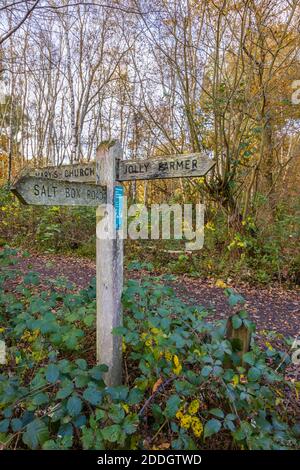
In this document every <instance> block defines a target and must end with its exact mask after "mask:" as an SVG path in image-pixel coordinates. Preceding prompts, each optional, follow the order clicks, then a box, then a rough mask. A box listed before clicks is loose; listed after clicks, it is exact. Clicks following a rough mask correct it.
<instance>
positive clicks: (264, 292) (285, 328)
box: [18, 254, 300, 337]
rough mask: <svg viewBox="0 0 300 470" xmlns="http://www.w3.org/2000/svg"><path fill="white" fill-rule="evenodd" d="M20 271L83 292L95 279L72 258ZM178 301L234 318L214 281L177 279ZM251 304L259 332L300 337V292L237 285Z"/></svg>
mask: <svg viewBox="0 0 300 470" xmlns="http://www.w3.org/2000/svg"><path fill="white" fill-rule="evenodd" d="M18 268H19V269H22V270H24V272H26V271H28V270H32V271H36V272H39V273H40V275H41V281H42V283H43V281H45V282H47V279H49V278H57V277H63V278H66V279H68V280H69V281H71V282H72V283H74V284H76V285H77V286H78V287H80V288H83V287H85V286H87V284H88V283H89V281H90V279H91V278H92V277H94V276H95V273H96V268H95V263H94V262H93V261H90V260H87V259H82V258H74V257H68V256H50V255H49V256H45V255H39V254H38V255H32V256H30V257H29V258H26V259H23V260H22V261H20V263H19V264H18ZM144 274H145V273H137V272H132V273H131V272H130V273H126V277H134V278H139V277H141V276H143V275H144ZM171 284H172V287H173V288H174V290H175V292H176V294H177V295H178V297H180V298H182V299H183V300H185V301H186V302H188V303H195V304H200V305H203V306H205V307H206V308H208V309H209V310H210V311H211V313H212V318H226V317H227V316H228V315H229V314H230V309H229V307H228V303H227V299H226V296H225V294H224V292H223V289H221V288H218V287H216V286H215V281H213V280H202V279H194V278H189V277H186V276H183V275H179V276H177V279H176V281H175V282H172V283H171ZM232 287H234V288H235V289H236V290H237V291H238V292H239V293H241V294H242V295H243V296H244V297H245V298H246V300H247V304H246V307H247V310H248V312H249V313H250V316H251V317H252V318H253V320H254V321H255V323H256V324H257V328H258V330H263V329H271V330H276V331H277V332H279V333H283V334H284V335H291V336H293V337H295V336H297V335H300V292H299V290H298V291H297V290H295V291H292V290H283V289H280V288H274V287H270V288H256V287H249V286H245V285H234V286H232Z"/></svg>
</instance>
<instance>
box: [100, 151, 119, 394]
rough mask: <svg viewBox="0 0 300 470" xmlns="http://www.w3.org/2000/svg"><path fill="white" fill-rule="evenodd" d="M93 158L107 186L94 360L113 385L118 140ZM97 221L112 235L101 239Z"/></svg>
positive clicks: (116, 341) (115, 382) (116, 343)
mask: <svg viewBox="0 0 300 470" xmlns="http://www.w3.org/2000/svg"><path fill="white" fill-rule="evenodd" d="M96 158H97V182H98V183H99V184H101V185H105V186H106V187H107V204H104V205H102V206H99V207H98V209H97V239H96V248H97V249H96V253H97V259H96V268H97V280H96V286H97V361H98V362H99V363H100V364H101V363H104V364H106V365H108V367H109V371H108V372H107V374H105V381H106V383H107V385H109V386H116V385H120V384H121V383H122V340H121V338H120V336H114V335H113V334H112V330H113V328H115V327H118V326H121V325H122V304H121V296H122V290H123V239H122V238H121V237H120V234H119V231H118V230H117V231H115V230H114V222H115V220H114V219H115V218H114V216H113V217H109V213H111V212H110V211H111V210H112V207H113V201H114V187H115V185H116V180H115V167H116V162H117V161H118V160H119V159H121V158H122V148H121V146H120V144H118V143H114V144H113V145H109V144H102V145H100V146H99V148H98V150H97V157H96ZM100 224H102V227H103V226H104V228H105V230H104V232H107V233H108V234H109V233H110V234H112V233H114V238H113V237H111V236H108V237H107V238H101V237H100V236H99V232H100V230H98V228H99V225H100ZM102 233H103V232H102Z"/></svg>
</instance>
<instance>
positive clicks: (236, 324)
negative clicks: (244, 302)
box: [231, 315, 243, 330]
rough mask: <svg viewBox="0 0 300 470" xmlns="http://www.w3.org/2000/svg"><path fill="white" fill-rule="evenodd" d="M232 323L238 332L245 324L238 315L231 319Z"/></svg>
mask: <svg viewBox="0 0 300 470" xmlns="http://www.w3.org/2000/svg"><path fill="white" fill-rule="evenodd" d="M231 321H232V326H233V328H234V329H235V330H237V329H238V328H239V327H240V326H241V325H242V323H243V321H242V320H241V318H240V317H239V316H238V315H233V317H232V318H231Z"/></svg>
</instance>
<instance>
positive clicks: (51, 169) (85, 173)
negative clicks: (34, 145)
mask: <svg viewBox="0 0 300 470" xmlns="http://www.w3.org/2000/svg"><path fill="white" fill-rule="evenodd" d="M26 175H27V176H35V177H38V178H46V179H54V180H66V181H77V182H86V183H89V182H92V183H94V182H95V181H96V163H95V162H90V163H78V164H74V165H61V166H48V167H45V168H36V169H33V170H28V171H27V172H26Z"/></svg>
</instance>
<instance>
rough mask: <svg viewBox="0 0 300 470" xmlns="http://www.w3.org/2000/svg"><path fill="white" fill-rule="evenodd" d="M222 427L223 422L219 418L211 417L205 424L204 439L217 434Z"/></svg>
mask: <svg viewBox="0 0 300 470" xmlns="http://www.w3.org/2000/svg"><path fill="white" fill-rule="evenodd" d="M220 429H221V422H220V421H219V420H218V419H214V418H213V419H210V420H209V421H207V423H206V425H205V426H204V439H205V438H206V437H209V436H212V435H213V434H216V433H217V432H219V431H220Z"/></svg>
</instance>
